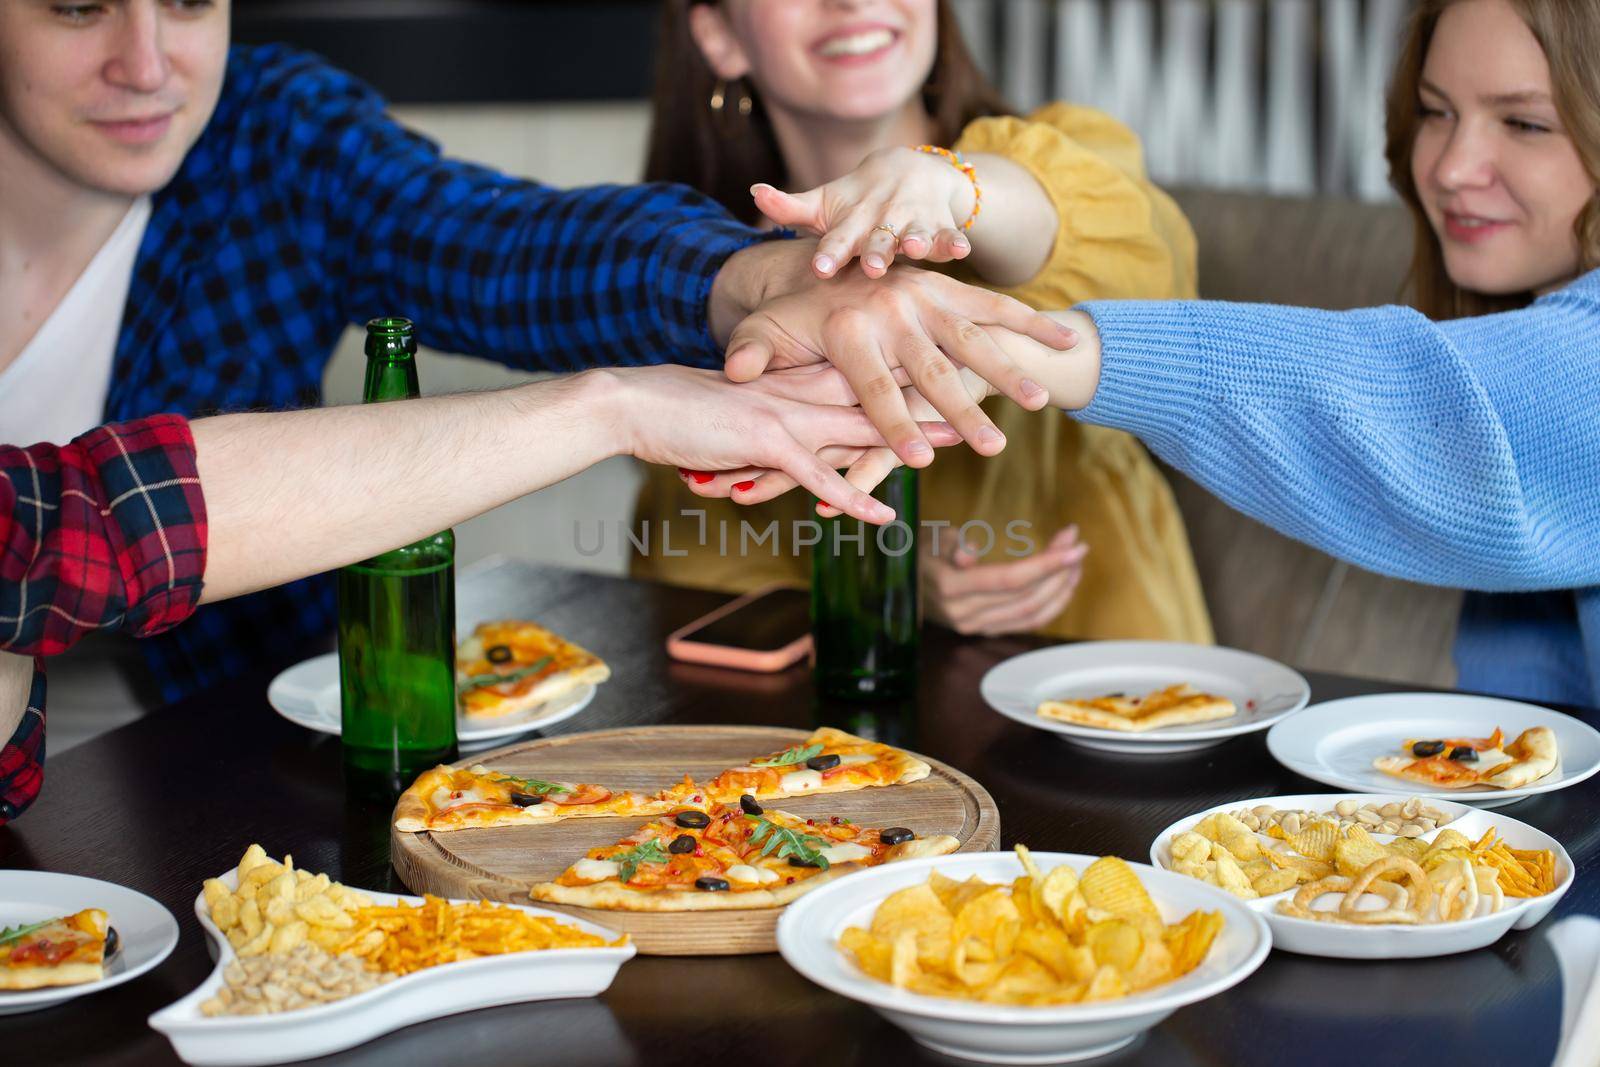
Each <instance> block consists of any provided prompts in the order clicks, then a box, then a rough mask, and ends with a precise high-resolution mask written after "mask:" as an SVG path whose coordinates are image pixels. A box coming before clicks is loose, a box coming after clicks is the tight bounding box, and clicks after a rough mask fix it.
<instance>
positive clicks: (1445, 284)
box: [1384, 0, 1600, 319]
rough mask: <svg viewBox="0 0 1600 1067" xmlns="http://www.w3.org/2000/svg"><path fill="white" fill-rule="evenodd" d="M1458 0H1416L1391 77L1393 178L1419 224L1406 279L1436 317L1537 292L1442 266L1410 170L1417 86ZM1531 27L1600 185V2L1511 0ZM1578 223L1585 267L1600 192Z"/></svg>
mask: <svg viewBox="0 0 1600 1067" xmlns="http://www.w3.org/2000/svg"><path fill="white" fill-rule="evenodd" d="M1456 2H1457V0H1419V2H1418V3H1417V5H1416V8H1415V10H1414V11H1413V12H1412V15H1411V22H1410V24H1409V26H1408V27H1407V31H1406V37H1405V43H1404V44H1403V45H1402V46H1401V49H1400V59H1399V61H1398V62H1397V63H1396V64H1395V72H1394V80H1393V81H1392V82H1390V84H1389V102H1388V118H1387V123H1386V130H1387V138H1386V142H1385V146H1384V155H1385V156H1386V157H1387V158H1388V160H1389V184H1390V185H1392V186H1394V189H1395V192H1397V193H1399V194H1400V199H1401V200H1402V201H1404V202H1405V205H1406V206H1407V207H1408V208H1410V209H1411V217H1412V224H1413V226H1414V228H1415V236H1414V238H1413V241H1414V247H1413V251H1412V255H1411V274H1410V278H1409V285H1410V289H1411V300H1412V303H1413V304H1414V305H1415V306H1416V307H1417V309H1418V310H1419V311H1421V312H1422V313H1423V314H1425V315H1427V316H1429V317H1430V318H1435V319H1453V318H1462V317H1464V316H1468V315H1485V314H1488V313H1490V312H1494V311H1507V310H1510V309H1512V308H1517V307H1522V306H1524V305H1526V304H1528V303H1529V302H1530V301H1531V300H1532V299H1533V294H1532V293H1509V294H1490V293H1479V292H1474V291H1472V290H1470V289H1463V288H1461V287H1460V286H1459V285H1457V284H1456V283H1455V282H1453V281H1451V280H1450V275H1449V273H1448V272H1446V270H1445V266H1444V253H1443V251H1442V250H1441V249H1440V247H1439V238H1438V236H1437V235H1436V234H1435V233H1434V232H1433V227H1432V226H1431V225H1430V224H1429V222H1428V216H1427V214H1426V213H1425V212H1424V211H1423V209H1422V198H1421V197H1420V196H1419V195H1418V193H1417V184H1416V182H1415V181H1414V180H1413V179H1412V176H1411V148H1412V144H1413V143H1414V142H1415V141H1416V137H1417V129H1418V127H1419V126H1420V125H1421V117H1420V115H1419V114H1418V104H1417V93H1418V86H1419V85H1420V83H1421V81H1422V67H1423V64H1424V63H1425V62H1426V61H1427V58H1428V45H1429V44H1430V43H1431V42H1432V40H1433V31H1434V27H1435V26H1437V25H1438V23H1439V16H1440V15H1442V14H1443V13H1444V11H1445V9H1446V8H1448V7H1449V6H1450V5H1451V4H1453V3H1456ZM1508 2H1509V3H1510V4H1511V6H1512V7H1513V8H1515V9H1516V11H1517V14H1519V15H1521V16H1522V21H1523V22H1525V23H1527V24H1528V28H1529V29H1530V30H1532V31H1533V36H1534V39H1535V40H1537V41H1538V42H1539V47H1540V48H1542V49H1544V54H1545V59H1546V60H1547V61H1548V62H1549V64H1550V83H1551V87H1552V90H1553V95H1554V102H1555V106H1556V113H1557V114H1559V115H1560V116H1561V122H1562V125H1563V126H1565V127H1566V130H1567V133H1568V135H1569V136H1570V137H1571V138H1572V143H1573V145H1574V146H1575V147H1576V148H1577V150H1578V158H1579V159H1580V160H1582V161H1583V167H1584V170H1586V171H1587V172H1588V174H1589V180H1590V181H1591V182H1593V183H1595V185H1596V186H1597V188H1600V5H1597V4H1596V3H1595V0H1508ZM1574 229H1575V231H1576V233H1577V238H1578V249H1579V262H1580V266H1581V268H1582V269H1583V270H1586V271H1587V270H1593V269H1594V268H1595V267H1597V266H1600V192H1597V193H1596V195H1595V196H1594V197H1591V198H1590V200H1589V203H1588V204H1586V205H1585V206H1584V208H1583V210H1582V211H1580V212H1579V213H1578V218H1577V222H1576V223H1575V224H1574Z"/></svg>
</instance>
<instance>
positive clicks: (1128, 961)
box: [1084, 919, 1144, 974]
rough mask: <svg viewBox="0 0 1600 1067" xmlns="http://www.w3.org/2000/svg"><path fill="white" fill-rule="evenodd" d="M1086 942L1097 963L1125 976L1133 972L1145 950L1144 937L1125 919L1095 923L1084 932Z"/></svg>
mask: <svg viewBox="0 0 1600 1067" xmlns="http://www.w3.org/2000/svg"><path fill="white" fill-rule="evenodd" d="M1084 940H1085V943H1086V944H1088V946H1089V951H1090V952H1092V953H1094V961H1095V962H1096V963H1098V964H1100V965H1101V966H1102V967H1104V966H1108V965H1109V966H1112V967H1115V968H1116V969H1117V970H1119V971H1121V972H1122V973H1124V974H1126V973H1128V972H1129V971H1131V970H1133V967H1134V964H1136V963H1138V962H1139V953H1140V952H1141V951H1143V949H1144V935H1143V934H1141V933H1140V932H1139V931H1138V929H1137V928H1136V927H1135V926H1134V925H1133V924H1132V923H1131V922H1127V921H1126V920H1123V919H1107V920H1105V921H1104V922H1097V923H1094V924H1093V925H1091V926H1090V927H1089V929H1088V930H1087V931H1085V932H1084Z"/></svg>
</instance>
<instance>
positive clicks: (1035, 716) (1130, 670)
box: [979, 641, 1311, 754]
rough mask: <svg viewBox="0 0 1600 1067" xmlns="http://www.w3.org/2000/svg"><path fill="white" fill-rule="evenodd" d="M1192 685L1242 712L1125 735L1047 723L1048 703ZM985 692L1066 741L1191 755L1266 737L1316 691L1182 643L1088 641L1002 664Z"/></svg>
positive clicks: (1232, 656)
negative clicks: (1259, 734)
mask: <svg viewBox="0 0 1600 1067" xmlns="http://www.w3.org/2000/svg"><path fill="white" fill-rule="evenodd" d="M1180 682H1188V683H1190V684H1191V685H1194V686H1196V687H1198V688H1200V689H1202V690H1204V691H1206V692H1208V693H1216V694H1217V695H1219V696H1225V697H1227V698H1228V699H1229V700H1231V701H1233V702H1234V704H1235V705H1237V706H1238V708H1239V710H1238V712H1237V713H1236V714H1235V715H1234V716H1233V717H1232V718H1228V719H1219V720H1216V721H1215V722H1202V723H1196V724H1195V725H1193V726H1170V727H1167V728H1165V729H1160V730H1151V731H1149V732H1148V733H1142V734H1139V733H1123V732H1121V731H1119V730H1102V729H1100V728H1099V727H1095V726H1079V725H1078V724H1076V723H1070V722H1059V721H1057V720H1055V719H1046V718H1045V717H1044V716H1042V715H1040V714H1039V705H1040V704H1042V703H1043V702H1044V701H1046V700H1061V699H1063V698H1078V699H1082V698H1085V697H1098V696H1105V695H1106V694H1107V693H1148V692H1150V691H1151V690H1154V689H1163V688H1165V687H1167V686H1169V685H1177V684H1178V683H1180ZM979 692H981V693H982V694H983V699H984V700H985V701H987V702H988V704H989V706H990V707H992V708H994V710H996V711H998V712H999V713H1000V714H1002V715H1004V716H1005V717H1006V718H1008V719H1015V720H1016V721H1017V722H1020V723H1021V724H1022V725H1024V726H1032V727H1034V728H1035V729H1038V730H1048V731H1050V732H1051V733H1055V734H1060V735H1061V736H1063V737H1066V738H1069V739H1071V740H1073V741H1075V742H1077V743H1078V744H1080V745H1087V746H1088V747H1089V748H1098V749H1103V750H1105V751H1107V752H1136V753H1141V754H1143V753H1158V752H1188V751H1191V750H1193V749H1197V748H1208V747H1210V746H1211V745H1217V744H1221V743H1222V742H1223V741H1226V740H1227V739H1228V738H1230V737H1237V736H1239V735H1240V734H1248V733H1254V732H1255V731H1257V730H1265V729H1266V728H1267V727H1269V726H1271V725H1272V724H1273V723H1275V722H1277V721H1278V720H1279V719H1281V718H1283V717H1284V716H1286V715H1290V714H1293V713H1294V712H1296V711H1299V710H1300V709H1301V708H1303V707H1305V706H1306V701H1308V700H1310V699H1311V687H1310V686H1309V685H1307V684H1306V680H1305V679H1304V678H1302V677H1300V675H1299V674H1297V673H1296V672H1294V671H1292V670H1290V669H1289V668H1288V667H1285V666H1284V665H1283V664H1281V663H1278V662H1275V661H1273V660H1270V659H1267V658H1266V657H1265V656H1257V655H1255V654H1254V653H1251V652H1240V651H1239V650H1238V649H1234V648H1222V647H1221V646H1218V645H1186V644H1183V643H1181V642H1177V641H1083V642H1080V643H1078V644H1072V645H1058V646H1056V647H1054V648H1041V649H1039V650H1038V651H1037V652H1025V653H1023V654H1022V655H1020V656H1013V657H1011V658H1010V659H1008V660H1006V661H1005V662H1004V663H1000V664H996V665H995V666H994V667H993V668H991V669H990V670H989V673H987V674H985V675H984V676H983V681H982V683H980V685H979Z"/></svg>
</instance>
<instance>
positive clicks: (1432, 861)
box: [1419, 848, 1474, 872]
mask: <svg viewBox="0 0 1600 1067" xmlns="http://www.w3.org/2000/svg"><path fill="white" fill-rule="evenodd" d="M1473 859H1474V857H1473V854H1472V850H1471V849H1466V848H1430V849H1429V850H1428V851H1427V852H1425V853H1423V856H1422V859H1421V860H1420V861H1419V865H1420V866H1421V867H1422V869H1423V870H1425V871H1429V872H1432V871H1433V870H1435V869H1436V868H1437V867H1439V866H1440V865H1441V864H1444V865H1448V866H1454V865H1455V862H1456V861H1457V860H1464V861H1466V862H1467V863H1471V862H1472V860H1473Z"/></svg>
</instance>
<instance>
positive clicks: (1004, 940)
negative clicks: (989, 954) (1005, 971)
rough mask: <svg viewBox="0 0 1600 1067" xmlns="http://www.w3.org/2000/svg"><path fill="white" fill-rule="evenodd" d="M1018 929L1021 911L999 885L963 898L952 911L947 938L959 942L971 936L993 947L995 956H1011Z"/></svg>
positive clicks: (1019, 927)
mask: <svg viewBox="0 0 1600 1067" xmlns="http://www.w3.org/2000/svg"><path fill="white" fill-rule="evenodd" d="M1021 929H1022V914H1021V913H1020V912H1019V911H1018V910H1017V905H1016V902H1015V901H1013V900H1012V899H1011V894H1010V893H1008V892H1006V890H1005V887H1003V886H992V887H991V888H990V889H989V891H988V892H987V893H984V894H982V895H980V896H976V897H973V898H972V899H971V900H969V901H967V903H966V904H964V905H963V906H962V908H961V911H960V912H958V913H957V914H956V921H955V928H954V929H953V930H952V931H951V937H953V938H954V939H955V940H957V941H960V940H962V939H964V938H969V937H975V938H978V939H979V940H981V941H984V942H985V943H987V944H988V945H990V946H991V947H992V948H993V949H994V956H995V958H996V959H1004V958H1005V957H1006V956H1009V955H1011V946H1012V945H1014V944H1016V941H1017V932H1018V931H1019V930H1021Z"/></svg>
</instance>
